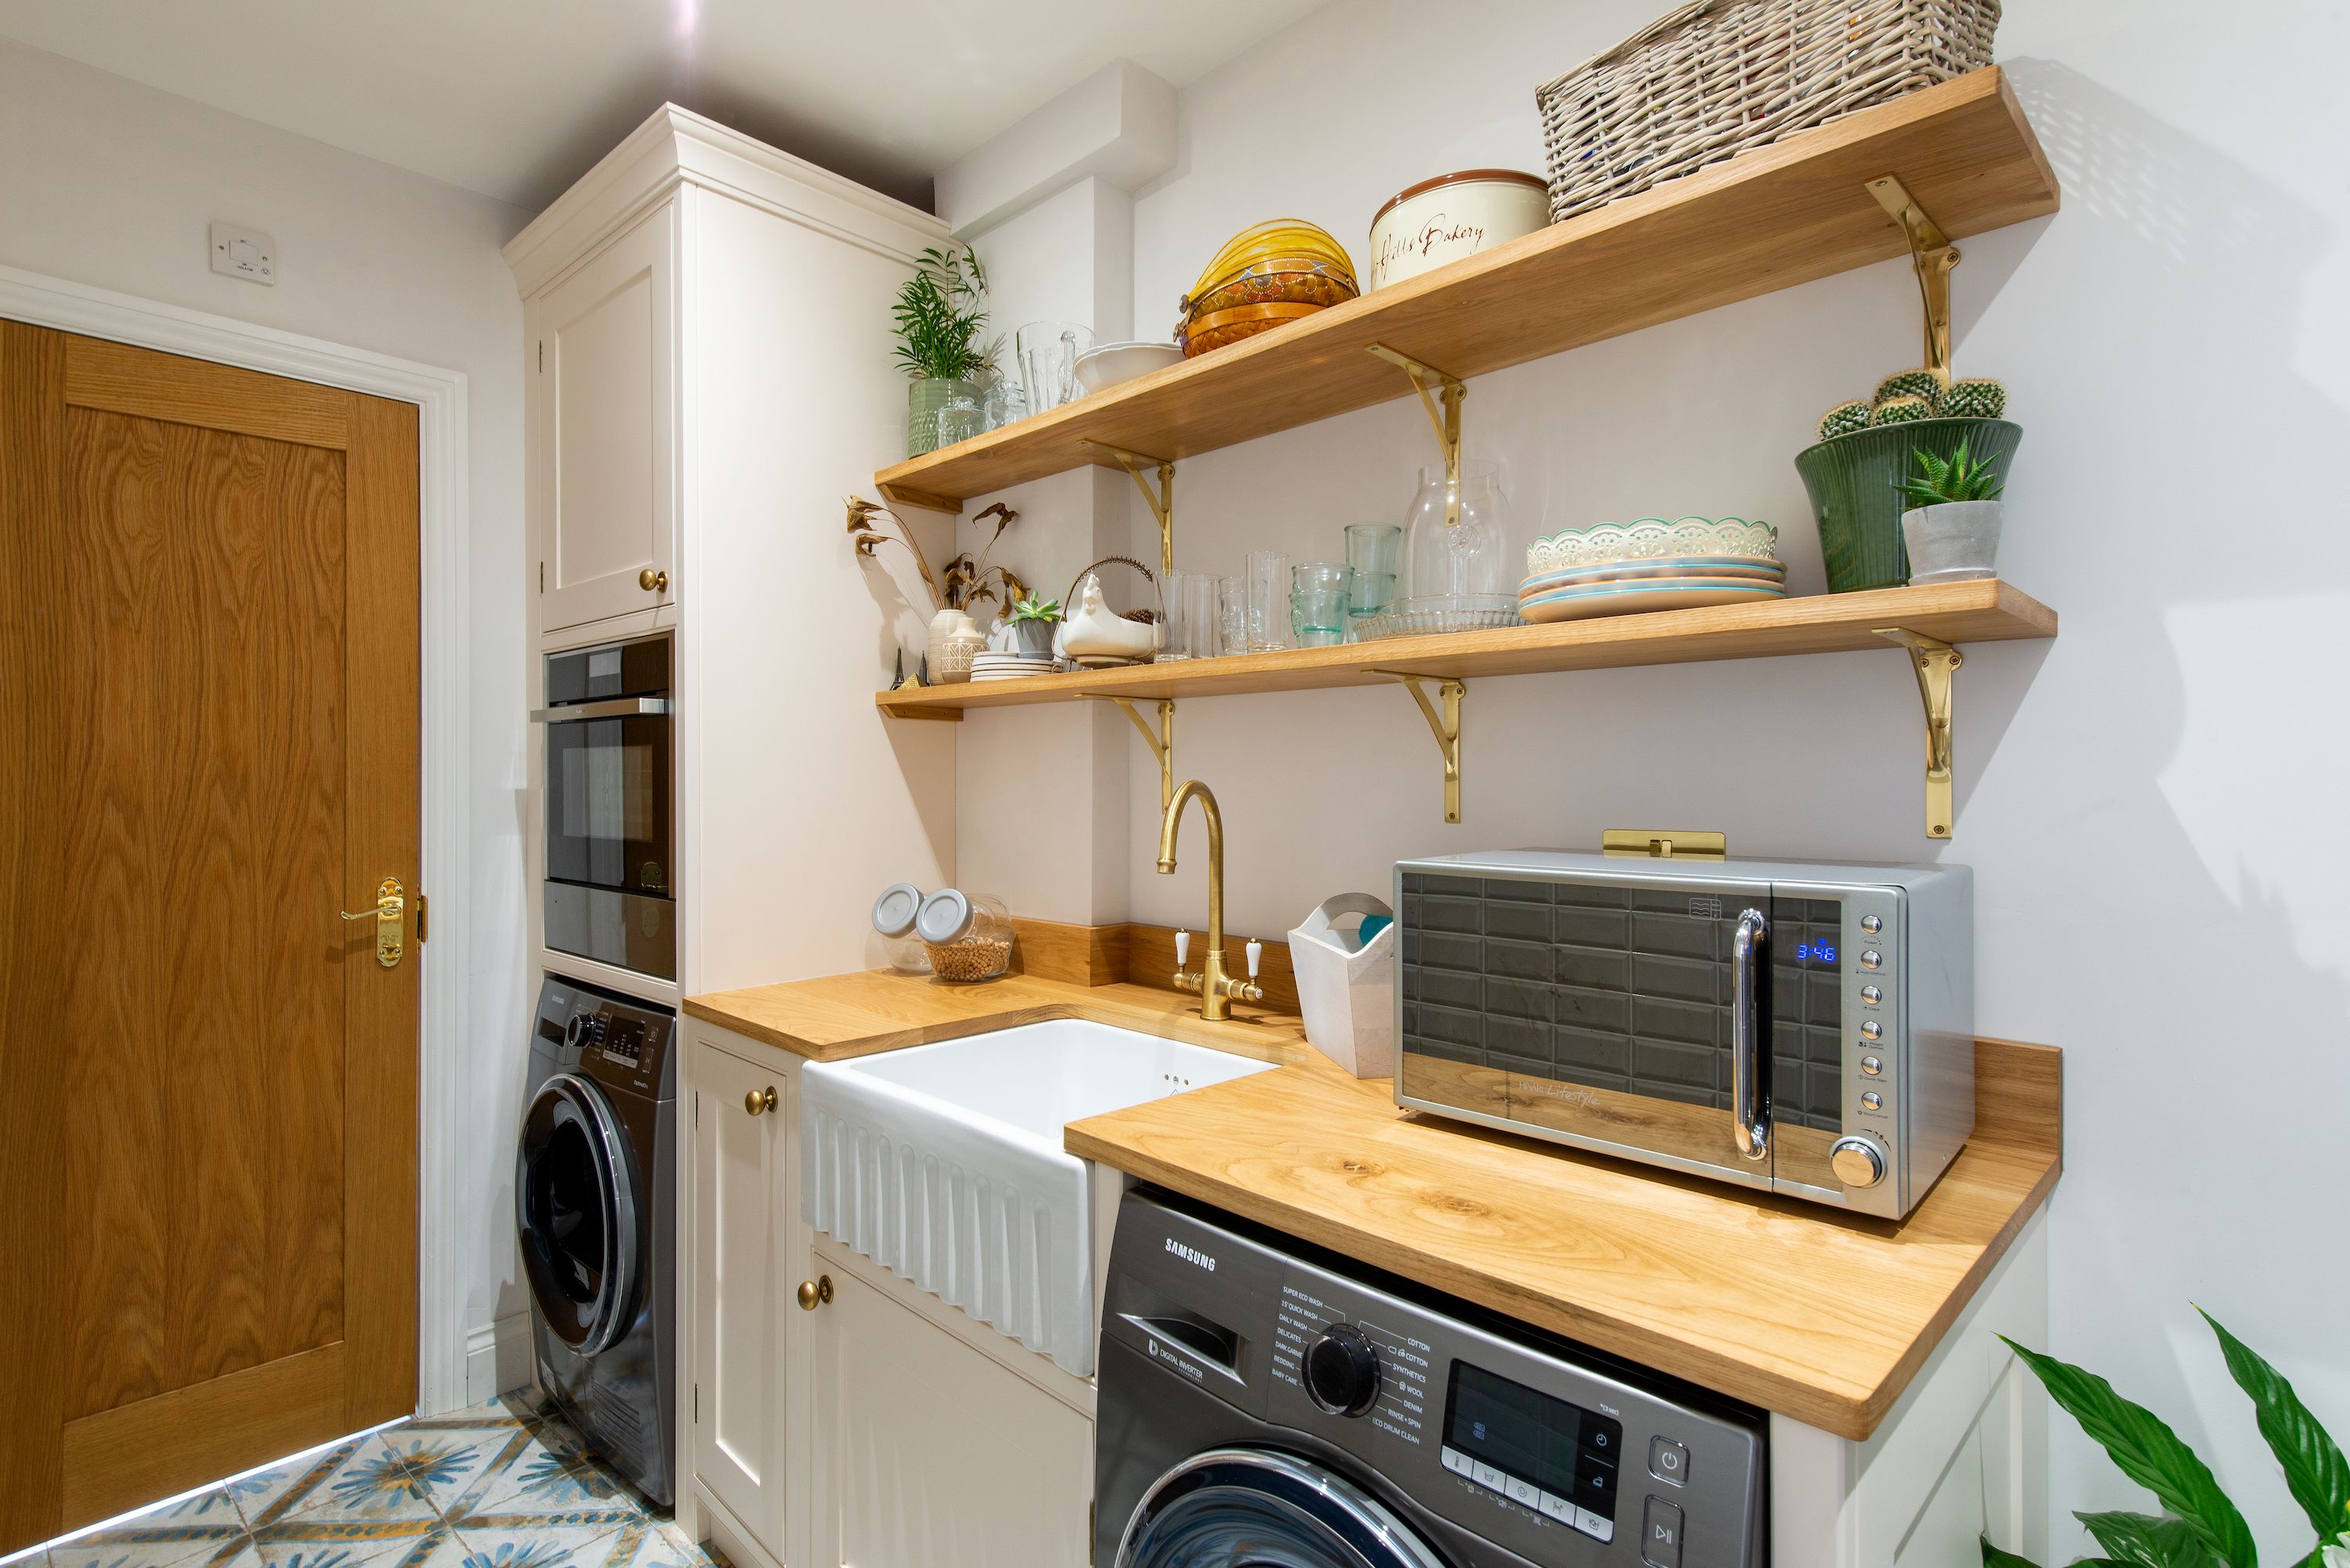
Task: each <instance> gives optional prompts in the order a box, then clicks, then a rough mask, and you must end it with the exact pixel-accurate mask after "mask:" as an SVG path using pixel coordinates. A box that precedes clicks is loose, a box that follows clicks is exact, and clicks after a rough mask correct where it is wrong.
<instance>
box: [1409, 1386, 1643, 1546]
mask: <svg viewBox="0 0 2350 1568" xmlns="http://www.w3.org/2000/svg"><path fill="white" fill-rule="evenodd" d="M1444 1442H1445V1446H1446V1447H1448V1448H1451V1449H1457V1450H1458V1451H1459V1452H1461V1453H1462V1454H1465V1455H1467V1456H1468V1457H1469V1458H1470V1459H1473V1460H1476V1461H1478V1462H1480V1463H1482V1464H1487V1465H1491V1466H1492V1467H1493V1469H1497V1470H1500V1471H1501V1472H1502V1473H1503V1475H1507V1476H1514V1477H1515V1478H1517V1479H1518V1480H1522V1481H1523V1482H1525V1483H1526V1484H1527V1485H1529V1486H1532V1487H1534V1488H1536V1489H1538V1490H1541V1491H1544V1492H1546V1493H1548V1494H1549V1495H1550V1496H1552V1497H1554V1498H1559V1499H1563V1500H1565V1501H1567V1502H1570V1503H1573V1504H1574V1505H1575V1507H1577V1508H1580V1509H1583V1510H1586V1511H1588V1512H1591V1513H1596V1514H1597V1515H1598V1516H1599V1517H1600V1518H1602V1519H1608V1520H1612V1519H1614V1518H1615V1517H1616V1465H1617V1455H1618V1453H1619V1452H1620V1450H1621V1449H1623V1446H1624V1426H1623V1423H1622V1422H1620V1421H1617V1420H1615V1419H1613V1418H1612V1417H1607V1416H1602V1415H1599V1414H1598V1413H1597V1412H1596V1411H1591V1410H1586V1409H1584V1408H1583V1407H1580V1406H1577V1405H1570V1404H1568V1403H1567V1402H1566V1401H1565V1400H1564V1399H1554V1398H1552V1397H1550V1396H1549V1395H1547V1394H1544V1393H1542V1392H1541V1391H1539V1390H1538V1389H1534V1388H1529V1387H1526V1386H1524V1385H1523V1384H1521V1383H1513V1382H1511V1381H1510V1380H1509V1379H1508V1378H1506V1377H1497V1376H1494V1375H1493V1374H1492V1373H1490V1372H1487V1371H1486V1370H1484V1369H1483V1368H1482V1367H1478V1366H1470V1365H1469V1364H1468V1363H1467V1362H1465V1361H1456V1362H1454V1363H1453V1364H1452V1378H1451V1387H1450V1388H1449V1389H1448V1390H1447V1391H1446V1394H1445V1400H1444Z"/></svg>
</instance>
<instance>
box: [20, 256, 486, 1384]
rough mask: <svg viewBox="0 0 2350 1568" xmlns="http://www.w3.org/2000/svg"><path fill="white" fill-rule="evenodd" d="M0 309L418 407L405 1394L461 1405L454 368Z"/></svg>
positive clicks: (41, 305) (461, 560) (175, 327)
mask: <svg viewBox="0 0 2350 1568" xmlns="http://www.w3.org/2000/svg"><path fill="white" fill-rule="evenodd" d="M0 316H5V317H10V318H11V319H14V320H17V321H25V322H29V323H31V324H32V325H34V326H36V327H56V328H57V329H58V330H59V331H64V332H74V333H79V334H81V335H82V336H84V337H104V338H109V339H111V340H112V341H114V342H118V343H129V344H132V345H134V346H136V347H138V348H155V349H160V350H161V351H162V352H164V353H167V354H181V355H185V356H187V357H188V358H195V359H210V360H213V361H216V362H218V363H220V364H224V365H237V366H242V367H244V369H249V370H263V371H266V372H268V373H269V374H271V375H273V376H287V377H291V378H293V379H296V380H303V381H316V382H318V383H320V384H322V385H325V386H329V387H340V388H342V389H345V390H347V391H353V392H365V393H368V394H369V395H370V396H373V397H379V398H390V399H392V400H396V401H399V402H403V403H413V404H415V405H416V407H417V410H418V421H417V424H418V431H417V433H418V437H419V441H418V449H417V460H418V474H417V512H418V518H417V521H418V525H419V530H420V535H421V536H420V539H419V545H420V547H421V556H420V560H419V565H420V566H421V575H420V579H419V587H420V589H421V597H422V602H421V605H420V606H419V614H420V618H421V624H420V626H419V628H418V633H419V650H420V652H421V657H422V660H423V669H422V677H423V679H422V683H421V691H420V693H419V695H420V698H421V707H422V714H421V718H422V733H421V735H420V736H419V741H420V743H421V765H422V773H421V779H420V783H421V785H422V800H423V821H422V823H421V830H422V834H421V845H422V850H423V864H422V867H421V873H422V877H423V886H422V888H421V891H423V892H424V893H425V894H427V895H428V896H429V897H432V898H438V899H439V900H440V902H439V903H438V904H437V905H435V906H434V907H433V910H432V940H430V941H428V942H423V943H419V944H417V946H415V947H414V948H412V949H411V951H412V952H413V953H414V954H415V955H416V960H417V962H418V963H419V964H420V965H421V968H422V970H423V973H422V974H421V976H420V977H419V983H420V986H421V997H420V998H419V1001H420V1008H419V1014H420V1017H419V1033H420V1034H421V1038H420V1039H419V1041H418V1043H417V1044H418V1052H417V1054H418V1056H419V1058H420V1062H419V1065H420V1071H421V1078H420V1080H419V1083H418V1086H417V1087H418V1094H417V1112H418V1127H417V1154H418V1169H417V1183H416V1220H417V1238H416V1264H417V1317H416V1321H417V1331H418V1332H417V1338H418V1345H417V1357H416V1384H417V1386H416V1393H417V1403H418V1408H419V1410H420V1412H421V1413H422V1414H426V1415H436V1414H440V1413H442V1412H445V1411H449V1410H454V1409H459V1408H461V1407H463V1405H464V1404H465V1326H464V1294H463V1280H462V1278H461V1274H460V1270H459V1267H458V1262H457V1258H456V1241H457V1237H458V1234H459V1232H458V1227H457V1216H456V1205H457V1180H456V1169H455V1165H456V1140H455V1137H454V1128H455V1126H456V1109H457V1039H458V1023H459V1020H460V1019H462V1018H463V1017H464V1015H465V1012H464V1009H465V992H466V989H467V986H466V980H467V976H466V971H465V954H466V953H467V951H468V950H469V944H468V942H467V941H466V930H465V927H466V915H467V908H466V906H467V902H468V900H467V893H468V890H469V889H468V887H467V883H466V878H465V853H464V846H465V781H466V772H467V765H466V764H467V738H468V736H467V723H466V720H467V703H466V687H465V681H464V666H465V658H464V649H465V646H466V624H465V598H466V592H465V589H466V578H465V540H466V537H467V535H468V533H469V529H468V527H467V524H466V512H467V507H466V485H467V482H468V458H467V453H466V448H465V430H466V426H465V420H466V407H465V392H466V389H465V375H464V372H463V371H462V370H444V369H438V368H436V367H434V366H431V365H420V364H417V363H415V362H413V361H411V360H407V359H395V358H391V357H390V356H389V355H384V354H374V353H369V351H368V350H366V349H363V348H345V347H344V346H343V345H341V344H338V343H328V342H325V341H322V340H321V339H318V338H316V337H301V336H299V335H297V334H295V333H291V332H281V331H279V330H277V329H276V327H258V326H255V325H254V324H253V323H251V322H247V321H238V320H235V319H234V318H233V317H225V316H214V315H212V314H210V313H209V312H206V311H201V310H190V309H186V308H184V307H182V306H176V305H159V304H156V303H155V302H153V301H151V300H145V299H140V298H138V297H136V296H131V295H127V294H117V293H114V292H112V291H111V290H109V289H102V288H90V287H88V286H84V285H81V284H78V283H71V282H68V281H67V280H65V279H62V278H54V277H47V276H44V275H41V274H39V273H32V272H24V271H20V270H18V269H17V268H15V267H6V266H0Z"/></svg>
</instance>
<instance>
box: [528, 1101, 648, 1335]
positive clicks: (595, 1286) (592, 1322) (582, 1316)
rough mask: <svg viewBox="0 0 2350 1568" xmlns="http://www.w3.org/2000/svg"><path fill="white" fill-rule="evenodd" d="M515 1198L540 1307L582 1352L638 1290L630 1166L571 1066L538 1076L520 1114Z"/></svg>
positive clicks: (611, 1328) (602, 1104) (607, 1117)
mask: <svg viewBox="0 0 2350 1568" xmlns="http://www.w3.org/2000/svg"><path fill="white" fill-rule="evenodd" d="M515 1210H516V1214H515V1219H516V1223H517V1225H518V1226H519V1228H520V1230H521V1232H522V1261H523V1272H524V1273H525V1275H527V1276H528V1277H529V1280H530V1293H531V1295H532V1297H533V1298H534V1299H535V1300H536V1302H537V1303H538V1311H539V1315H540V1316H541V1317H543V1318H545V1319H546V1325H547V1326H548V1327H549V1328H551V1329H553V1330H554V1331H555V1333H556V1335H557V1336H558V1337H560V1338H561V1339H562V1340H563V1342H564V1343H565V1344H567V1345H570V1346H571V1347H572V1348H574V1349H575V1350H577V1351H578V1352H579V1353H580V1354H581V1355H595V1354H596V1353H597V1352H598V1351H600V1350H603V1349H605V1348H607V1347H608V1346H609V1345H611V1343H612V1342H613V1341H614V1340H616V1339H618V1338H619V1336H620V1334H621V1332H622V1331H623V1330H624V1329H626V1328H627V1327H628V1325H629V1308H630V1306H631V1304H632V1303H633V1302H634V1300H635V1298H636V1293H637V1183H636V1169H635V1162H634V1161H633V1160H632V1159H631V1158H629V1143H628V1136H627V1134H626V1133H625V1132H624V1131H623V1129H622V1128H621V1127H620V1123H619V1117H618V1116H615V1115H614V1114H613V1112H612V1103H611V1101H609V1100H608V1099H607V1098H605V1096H604V1091H603V1090H601V1089H599V1088H598V1087H597V1086H596V1085H594V1084H591V1083H589V1082H588V1081H587V1079H585V1078H583V1077H580V1076H578V1075H577V1074H573V1073H557V1074H556V1075H554V1076H553V1077H551V1078H549V1079H547V1080H546V1084H545V1085H543V1086H542V1087H541V1088H540V1089H539V1091H538V1096H537V1097H536V1099H534V1100H532V1101H531V1103H530V1109H529V1111H528V1112H526V1113H525V1115H524V1116H523V1124H522V1146H521V1147H520V1148H519V1149H518V1150H517V1151H516V1153H515Z"/></svg>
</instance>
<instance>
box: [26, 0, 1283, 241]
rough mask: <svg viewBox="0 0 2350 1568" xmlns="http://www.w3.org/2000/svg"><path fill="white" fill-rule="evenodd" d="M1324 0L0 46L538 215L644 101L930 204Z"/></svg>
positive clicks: (321, 16)
mask: <svg viewBox="0 0 2350 1568" xmlns="http://www.w3.org/2000/svg"><path fill="white" fill-rule="evenodd" d="M1318 4H1320V0H1184V3H1183V4H1181V5H1169V4H1163V3H1159V4H1154V3H1151V0H961V3H959V4H958V3H952V0H834V3H832V4H829V5H816V4H808V3H806V0H765V3H763V0H372V3H370V0H64V3H60V0H0V34H5V35H6V36H12V37H15V38H17V39H20V40H21V41H23V42H25V43H27V44H30V45H32V46H34V47H36V48H41V49H47V50H48V51H50V52H52V53H54V54H59V55H64V56H67V57H69V58H72V59H77V60H80V61H82V62H83V63H85V64H88V65H92V66H96V67H99V69H101V70H106V71H110V72H112V73H114V74H115V75H117V76H123V77H129V78H131V79H132V80H134V81H140V82H145V83H147V84H148V85H150V86H152V87H158V88H163V89H164V90H166V91H168V92H173V93H177V94H179V95H180V96H181V97H183V98H190V99H195V100H196V101H198V102H199V103H204V104H209V105H212V106H213V107H214V108H217V109H226V110H228V111H230V112H232V113H234V114H240V115H243V116H244V117H246V118H247V119H256V120H260V121H261V122H263V123H264V124H266V125H274V126H277V127H279V128H281V129H283V130H292V131H296V132H298V133H300V134H302V135H305V136H310V137H315V138H316V139H317V140H321V141H325V142H329V143H332V144H333V145H335V146H337V147H342V148H346V149H348V150H349V151H354V152H359V153H364V154H366V155H367V156H369V157H370V158H375V159H379V160H380V161H383V162H386V163H393V164H398V165H400V166H401V167H403V168H407V169H412V170H415V171H418V172H420V173H423V174H430V175H432V176H433V177H435V178H437V179H441V180H446V181H448V182H451V183H452V184H456V185H462V186H463V187H465V188H466V189H468V190H473V191H479V192H484V193H485V194H487V195H492V196H495V197H498V198H500V199H502V200H504V201H507V202H514V203H515V205H517V206H519V207H522V208H524V209H525V210H527V211H531V212H536V211H537V210H538V209H539V208H541V207H543V206H545V205H546V203H547V202H549V201H551V200H553V199H554V198H555V197H556V195H557V194H559V193H560V192H562V191H563V189H564V188H565V187H566V186H567V185H568V184H569V183H570V182H572V181H573V180H574V179H576V178H577V176H578V175H579V174H580V173H581V172H582V171H585V170H586V169H587V167H588V166H589V165H590V164H592V163H594V162H595V161H596V160H597V158H598V157H599V156H601V155H602V154H603V153H604V152H605V151H608V149H609V148H610V147H611V146H612V144H613V143H614V142H616V141H618V140H619V139H620V138H621V137H622V136H623V135H625V134H626V133H627V132H628V131H629V130H631V129H633V128H634V127H635V126H636V125H637V123H638V122H639V121H640V120H642V119H644V117H645V116H646V115H648V114H650V113H651V112H652V110H653V109H654V108H655V107H656V106H657V105H659V104H660V102H661V101H662V100H663V99H673V100H674V101H676V102H679V103H681V104H684V105H685V106H686V107H687V108H689V109H698V110H700V111H701V112H702V113H704V114H708V115H710V116H712V118H713V119H720V120H723V121H724V122H725V123H727V124H730V125H733V126H734V127H736V128H737V129H739V130H743V131H746V132H748V133H750V134H752V135H754V136H757V137H759V138H761V139H762V140H766V141H769V142H772V143H774V144H775V145H776V146H779V147H782V148H784V149H785V150H786V151H792V152H795V153H798V154H799V155H800V156H802V157H804V158H807V159H809V160H811V161H815V162H817V163H821V164H824V165H826V166H827V167H829V168H832V169H836V170H837V171H840V172H842V173H845V174H847V175H849V176H851V177H852V178H855V179H858V180H862V181H864V182H866V183H868V184H870V185H873V186H875V187H877V188H879V189H881V190H885V191H888V192H890V193H891V194H893V195H897V196H900V197H903V198H905V199H907V200H910V201H913V202H917V203H919V204H920V205H923V206H928V205H929V198H930V180H931V175H932V174H934V173H936V172H937V171H939V170H940V169H941V168H944V167H945V166H946V165H947V164H949V163H951V162H952V161H954V160H955V159H957V158H959V157H961V156H962V154H963V153H965V152H968V151H971V150H972V148H973V147H976V146H977V145H979V144H980V143H981V142H983V141H984V140H987V139H988V138H989V137H991V136H993V135H994V134H995V133H996V132H997V131H999V130H1003V128H1004V127H1006V126H1008V125H1010V124H1012V123H1013V122H1014V120H1017V119H1020V118H1021V117H1022V116H1023V115H1024V114H1026V113H1028V112H1029V111H1030V110H1031V109H1035V108H1036V107H1037V106H1038V105H1040V104H1043V103H1045V102H1046V101H1048V100H1049V99H1052V98H1053V97H1054V96H1055V94H1057V93H1059V92H1060V91H1061V90H1063V89H1064V88H1067V87H1069V86H1070V85H1072V84H1073V83H1075V82H1076V81H1078V80H1080V79H1081V78H1084V77H1086V76H1087V75H1089V74H1090V73H1091V72H1093V71H1094V70H1096V69H1097V68H1099V67H1101V66H1103V65H1105V64H1107V62H1108V61H1110V60H1112V59H1115V58H1118V57H1125V58H1128V59H1131V60H1134V61H1136V62H1138V63H1139V64H1140V65H1143V66H1145V67H1149V69H1151V70H1154V71H1156V72H1158V73H1159V75H1160V76H1162V77H1165V78H1168V79H1169V80H1170V81H1171V82H1173V83H1174V84H1175V85H1177V86H1178V87H1181V86H1183V85H1185V84H1187V83H1188V82H1190V81H1191V80H1192V79H1193V78H1197V77H1199V76H1201V75H1202V74H1204V73H1205V72H1207V71H1209V70H1211V69H1212V68H1213V67H1216V66H1218V65H1220V64H1222V63H1223V62H1224V61H1225V60H1227V59H1230V58H1232V57H1234V56H1235V55H1238V54H1239V53H1240V52H1241V51H1242V50H1243V49H1244V48H1246V47H1248V46H1249V45H1251V44H1253V43H1255V42H1256V41H1257V40H1259V39H1260V38H1263V37H1264V36H1268V35H1269V34H1271V33H1273V32H1274V31H1275V30H1276V29H1278V28H1280V27H1282V26H1286V25H1287V24H1288V23H1290V22H1291V21H1294V20H1295V19H1296V18H1297V17H1299V16H1304V15H1305V13H1306V12H1308V11H1310V10H1312V9H1313V8H1314V7H1315V5H1318Z"/></svg>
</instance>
